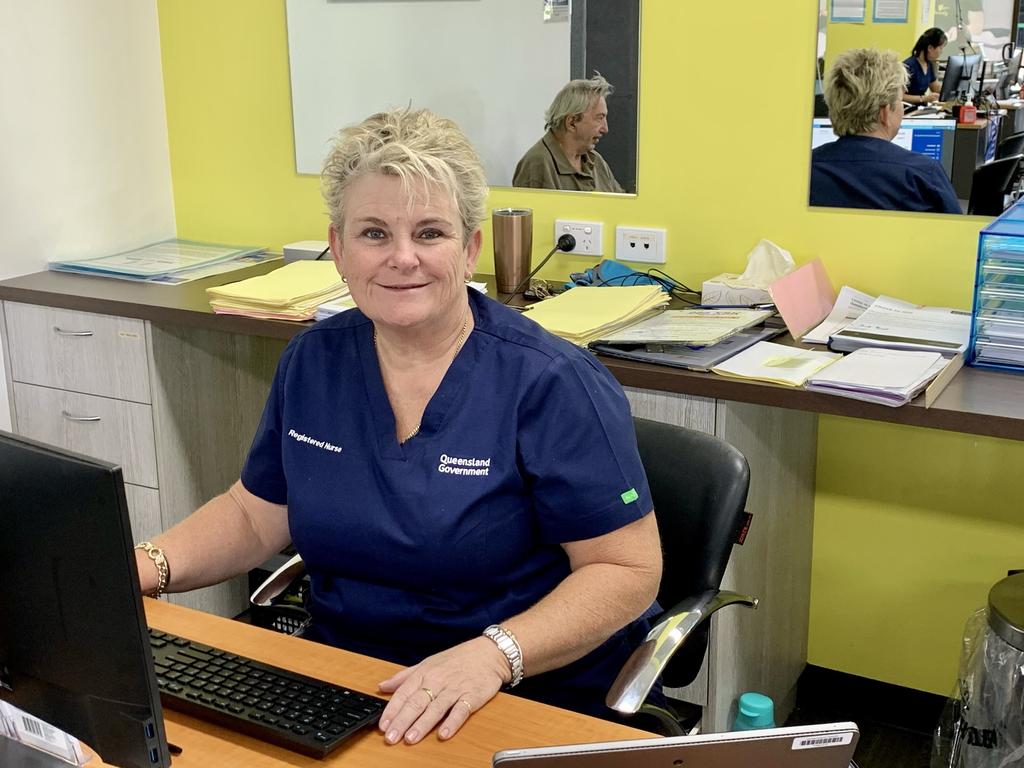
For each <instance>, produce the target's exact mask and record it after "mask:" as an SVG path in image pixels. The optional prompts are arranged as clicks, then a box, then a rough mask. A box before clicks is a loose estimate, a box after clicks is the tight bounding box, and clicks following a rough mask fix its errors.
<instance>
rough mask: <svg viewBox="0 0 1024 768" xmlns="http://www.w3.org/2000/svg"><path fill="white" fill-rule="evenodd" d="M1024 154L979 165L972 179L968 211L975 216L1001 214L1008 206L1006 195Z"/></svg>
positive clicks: (1023, 158) (1010, 188) (1011, 186)
mask: <svg viewBox="0 0 1024 768" xmlns="http://www.w3.org/2000/svg"><path fill="white" fill-rule="evenodd" d="M1021 160H1024V155H1011V156H1010V157H1004V158H1002V159H1001V160H993V161H992V162H991V163H985V164H984V165H979V166H978V167H977V168H976V169H975V171H974V177H973V178H972V179H971V199H970V200H969V201H968V203H967V213H968V214H971V215H973V216H999V215H1000V214H1001V213H1002V212H1003V210H1004V209H1005V208H1006V196H1007V195H1008V194H1009V193H1010V191H1011V190H1012V188H1013V182H1014V179H1015V178H1016V176H1017V170H1018V168H1019V167H1020V163H1021Z"/></svg>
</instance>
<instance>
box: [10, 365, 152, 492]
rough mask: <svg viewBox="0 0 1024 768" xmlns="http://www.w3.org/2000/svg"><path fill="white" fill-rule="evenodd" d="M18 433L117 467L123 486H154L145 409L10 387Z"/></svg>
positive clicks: (148, 414) (23, 386)
mask: <svg viewBox="0 0 1024 768" xmlns="http://www.w3.org/2000/svg"><path fill="white" fill-rule="evenodd" d="M14 407H15V413H16V414H17V418H18V425H17V431H18V433H19V434H22V435H25V436H26V437H31V438H34V439H36V440H41V441H42V442H44V443H51V444H52V445H57V446H61V447H64V448H67V449H69V450H72V451H77V452H78V453H83V454H85V455H86V456H92V457H95V458H97V459H103V460H105V461H110V462H113V463H116V464H120V465H121V468H122V471H123V472H124V479H125V482H127V483H134V484H136V485H145V486H148V487H150V488H156V487H157V480H156V446H155V444H154V439H153V414H152V409H151V408H150V406H148V405H141V404H140V403H129V402H126V401H124V400H113V399H111V398H107V397H95V396H93V395H81V394H78V393H77V392H65V391H64V390H60V389H48V388H46V387H36V386H32V385H31V384H21V383H18V382H15V383H14Z"/></svg>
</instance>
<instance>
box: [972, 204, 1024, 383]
mask: <svg viewBox="0 0 1024 768" xmlns="http://www.w3.org/2000/svg"><path fill="white" fill-rule="evenodd" d="M967 362H968V364H969V365H973V366H976V367H979V368H993V369H997V370H1001V371H1013V372H1015V373H1024V200H1022V201H1018V202H1017V203H1015V204H1014V205H1012V206H1011V207H1010V208H1008V209H1007V210H1006V211H1005V212H1004V213H1003V215H1002V216H1000V217H999V218H998V219H996V220H995V221H993V222H992V223H991V224H990V225H989V226H988V227H986V228H985V229H983V230H982V231H981V235H980V236H979V238H978V263H977V268H976V269H975V273H974V311H973V312H972V316H971V343H970V347H969V350H968V360H967Z"/></svg>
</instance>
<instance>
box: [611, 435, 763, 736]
mask: <svg viewBox="0 0 1024 768" xmlns="http://www.w3.org/2000/svg"><path fill="white" fill-rule="evenodd" d="M633 423H634V425H635V427H636V437H637V444H638V446H639V448H640V459H641V461H643V465H644V470H645V471H646V472H647V481H648V483H650V487H651V496H652V498H653V500H654V511H655V514H656V515H657V518H658V528H659V530H660V532H661V544H662V551H663V553H664V569H663V572H662V577H661V587H660V589H659V590H658V602H659V603H660V604H661V606H662V607H664V608H666V610H665V612H664V613H662V614H661V615H660V616H658V617H657V618H656V619H655V622H654V626H653V628H652V629H651V631H650V633H649V634H648V636H647V640H646V642H644V644H643V645H641V646H640V647H639V648H637V650H636V651H635V652H634V653H633V655H632V657H630V659H629V661H628V662H627V663H626V665H625V666H624V667H623V669H622V671H621V672H620V673H619V676H618V678H616V680H615V683H614V684H613V685H612V687H611V690H610V691H609V692H608V696H607V697H606V699H605V703H606V704H607V705H608V706H609V707H611V708H612V709H613V710H615V711H616V712H619V713H621V714H626V715H630V714H635V713H638V712H639V713H643V714H647V715H650V716H652V717H654V718H655V719H656V720H657V722H658V724H659V726H660V730H662V731H663V732H665V733H666V735H682V733H683V730H682V728H681V727H680V725H679V724H678V723H677V722H676V721H675V720H674V719H673V718H672V717H671V716H666V714H668V713H665V712H663V711H661V710H659V709H657V708H655V707H650V706H648V705H646V704H645V703H644V700H645V699H646V698H647V694H648V693H649V692H650V690H651V688H652V686H653V685H654V683H655V681H657V680H658V679H660V680H661V681H662V683H663V684H664V685H667V686H671V687H682V686H684V685H689V684H690V683H691V682H693V680H694V678H696V676H697V674H698V673H699V672H700V667H701V664H702V663H703V661H704V655H705V653H706V652H707V646H708V629H709V626H710V623H709V621H708V619H709V618H710V617H711V615H712V614H713V613H715V611H717V610H718V609H719V608H723V607H725V606H726V605H730V604H733V603H740V604H743V605H747V606H750V607H752V608H756V607H757V602H758V600H757V598H754V597H749V596H747V595H740V594H736V593H734V592H727V591H722V590H721V589H720V587H721V584H722V578H723V576H724V575H725V568H726V566H727V565H728V564H729V555H730V554H731V553H732V546H733V544H734V543H736V541H737V539H738V536H739V533H740V531H741V529H742V527H743V525H744V523H745V521H746V515H745V512H744V506H745V504H746V502H747V489H748V488H749V486H750V469H749V467H748V466H747V460H746V459H745V458H744V457H743V454H742V453H740V452H739V451H738V450H737V449H736V448H734V447H732V446H731V445H729V444H728V443H726V442H725V441H723V440H720V439H719V438H717V437H714V436H713V435H708V434H705V433H703V432H698V431H696V430H692V429H686V428H684V427H676V426H673V425H671V424H662V423H659V422H655V421H648V420H647V419H633Z"/></svg>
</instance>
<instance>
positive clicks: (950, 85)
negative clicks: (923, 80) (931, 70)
mask: <svg viewBox="0 0 1024 768" xmlns="http://www.w3.org/2000/svg"><path fill="white" fill-rule="evenodd" d="M980 78H981V54H980V53H968V54H953V55H952V56H950V57H949V59H947V60H946V72H945V74H944V75H943V76H942V91H941V92H940V93H939V101H943V102H945V101H953V100H954V99H956V98H958V97H959V96H960V95H962V94H968V93H972V94H973V93H976V92H977V86H976V84H975V81H976V80H979V81H980Z"/></svg>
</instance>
